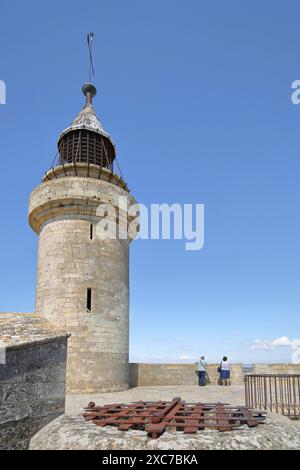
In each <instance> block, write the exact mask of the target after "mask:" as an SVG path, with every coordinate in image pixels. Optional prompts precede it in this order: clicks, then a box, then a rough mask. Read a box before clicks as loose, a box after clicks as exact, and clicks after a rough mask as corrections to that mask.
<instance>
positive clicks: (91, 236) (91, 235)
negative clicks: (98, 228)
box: [90, 224, 94, 240]
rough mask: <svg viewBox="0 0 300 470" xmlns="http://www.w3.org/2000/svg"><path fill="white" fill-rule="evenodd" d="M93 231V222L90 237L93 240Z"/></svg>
mask: <svg viewBox="0 0 300 470" xmlns="http://www.w3.org/2000/svg"><path fill="white" fill-rule="evenodd" d="M93 231H94V227H93V224H91V225H90V239H91V240H93Z"/></svg>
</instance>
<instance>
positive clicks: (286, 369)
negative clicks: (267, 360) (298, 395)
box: [251, 364, 300, 374]
mask: <svg viewBox="0 0 300 470" xmlns="http://www.w3.org/2000/svg"><path fill="white" fill-rule="evenodd" d="M251 373H252V374H300V364H253V367H252V372H251Z"/></svg>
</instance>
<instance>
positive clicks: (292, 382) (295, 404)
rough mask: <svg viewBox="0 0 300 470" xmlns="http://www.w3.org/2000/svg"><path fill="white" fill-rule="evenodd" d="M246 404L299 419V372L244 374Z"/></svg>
mask: <svg viewBox="0 0 300 470" xmlns="http://www.w3.org/2000/svg"><path fill="white" fill-rule="evenodd" d="M245 399H246V405H247V406H251V407H252V406H253V407H255V408H259V409H264V410H269V411H276V413H281V414H283V415H285V416H288V417H289V418H291V419H300V374H248V375H245Z"/></svg>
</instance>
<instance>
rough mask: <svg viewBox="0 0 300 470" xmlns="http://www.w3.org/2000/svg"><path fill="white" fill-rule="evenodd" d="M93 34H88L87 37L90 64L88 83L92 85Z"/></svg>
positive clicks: (93, 73)
mask: <svg viewBox="0 0 300 470" xmlns="http://www.w3.org/2000/svg"><path fill="white" fill-rule="evenodd" d="M94 36H95V33H88V35H87V43H88V47H89V56H90V64H89V83H92V77H94V75H95V72H94V64H93V39H94Z"/></svg>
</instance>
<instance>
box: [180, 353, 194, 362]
mask: <svg viewBox="0 0 300 470" xmlns="http://www.w3.org/2000/svg"><path fill="white" fill-rule="evenodd" d="M195 359H196V357H195V356H189V355H188V354H181V356H179V360H180V361H188V360H190V361H194V360H195Z"/></svg>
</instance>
